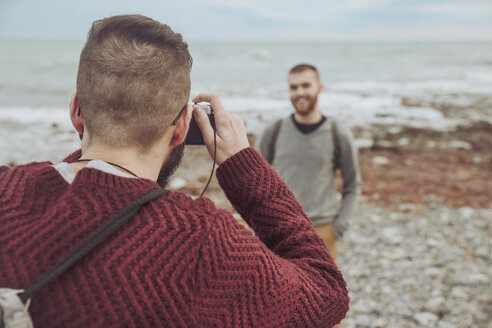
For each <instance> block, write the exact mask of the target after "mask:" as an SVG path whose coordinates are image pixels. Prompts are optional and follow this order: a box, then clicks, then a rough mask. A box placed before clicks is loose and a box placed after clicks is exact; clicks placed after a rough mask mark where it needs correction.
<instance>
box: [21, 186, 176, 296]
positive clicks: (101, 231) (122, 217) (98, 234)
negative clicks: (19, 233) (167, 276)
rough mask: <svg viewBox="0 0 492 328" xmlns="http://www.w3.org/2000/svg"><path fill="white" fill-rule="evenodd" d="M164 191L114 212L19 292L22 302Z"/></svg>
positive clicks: (148, 194)
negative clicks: (107, 219)
mask: <svg viewBox="0 0 492 328" xmlns="http://www.w3.org/2000/svg"><path fill="white" fill-rule="evenodd" d="M164 193H166V194H167V193H169V190H165V189H163V188H157V189H154V190H152V191H150V192H149V193H147V194H145V195H144V196H143V197H141V198H139V199H137V200H135V201H133V202H132V203H130V205H128V206H127V207H125V208H123V209H122V210H121V211H119V212H118V213H116V214H115V215H114V216H113V217H112V218H111V219H109V221H107V222H106V223H104V224H103V225H102V226H101V227H100V228H98V229H97V230H96V231H94V232H93V233H92V234H91V235H90V236H89V237H87V238H86V239H85V240H84V241H83V242H82V243H81V244H79V245H78V246H77V247H75V248H74V249H73V250H72V251H71V252H70V253H68V254H67V255H66V256H65V257H64V258H63V259H62V260H60V261H59V262H58V263H57V264H55V265H54V266H53V267H52V268H51V269H50V271H48V272H47V273H45V274H44V275H43V276H42V277H41V278H39V279H38V281H36V282H35V283H33V284H32V285H31V286H30V287H29V288H27V289H26V290H25V291H24V292H22V293H20V294H19V298H20V299H21V300H22V302H23V303H26V302H27V301H28V300H29V299H30V298H31V296H32V295H34V294H35V293H36V292H38V291H39V290H40V289H41V288H43V287H44V286H45V285H47V284H48V283H50V282H51V281H53V280H54V279H55V278H57V277H58V276H59V275H61V274H62V273H64V272H65V271H67V270H68V269H69V268H70V267H71V266H73V265H74V264H75V263H76V262H77V261H79V260H80V259H81V258H82V257H84V256H85V255H87V254H88V253H89V252H90V251H91V250H93V249H94V248H95V247H96V246H98V245H99V244H101V243H102V242H103V241H104V240H105V239H106V238H108V237H109V236H111V235H112V234H113V233H114V232H115V231H116V230H118V228H120V227H121V226H122V225H123V224H124V223H125V222H127V221H128V220H129V219H130V218H132V217H133V216H134V215H135V214H136V213H137V212H138V210H139V209H140V207H142V206H143V205H145V204H146V203H148V202H150V201H152V200H154V199H156V198H158V197H160V196H161V195H163V194H164Z"/></svg>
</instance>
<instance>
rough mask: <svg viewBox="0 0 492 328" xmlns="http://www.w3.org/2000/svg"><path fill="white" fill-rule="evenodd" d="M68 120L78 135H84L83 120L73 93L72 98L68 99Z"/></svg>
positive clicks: (75, 94)
mask: <svg viewBox="0 0 492 328" xmlns="http://www.w3.org/2000/svg"><path fill="white" fill-rule="evenodd" d="M70 119H71V120H72V125H73V127H74V128H75V130H76V131H77V132H78V133H79V135H83V134H84V118H83V117H82V112H81V111H80V105H79V99H78V98H77V92H74V93H73V95H72V98H70Z"/></svg>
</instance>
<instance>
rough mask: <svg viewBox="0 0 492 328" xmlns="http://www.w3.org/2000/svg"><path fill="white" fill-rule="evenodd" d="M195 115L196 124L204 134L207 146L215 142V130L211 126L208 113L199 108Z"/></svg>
mask: <svg viewBox="0 0 492 328" xmlns="http://www.w3.org/2000/svg"><path fill="white" fill-rule="evenodd" d="M193 115H194V116H195V122H196V124H197V125H198V128H199V129H200V131H201V132H202V136H203V141H204V142H205V144H208V143H211V142H213V139H214V129H213V128H212V125H211V124H210V120H209V119H208V115H207V113H205V111H204V110H203V109H201V108H199V107H195V108H194V109H193Z"/></svg>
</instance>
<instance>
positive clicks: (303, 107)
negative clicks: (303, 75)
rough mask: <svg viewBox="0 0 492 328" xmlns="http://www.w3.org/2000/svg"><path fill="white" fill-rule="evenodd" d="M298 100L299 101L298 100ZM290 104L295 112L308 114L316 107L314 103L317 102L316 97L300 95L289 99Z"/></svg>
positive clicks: (303, 114)
mask: <svg viewBox="0 0 492 328" xmlns="http://www.w3.org/2000/svg"><path fill="white" fill-rule="evenodd" d="M299 100H300V102H298V101H299ZM290 101H291V102H292V105H293V106H294V108H295V109H296V112H297V113H298V114H299V115H302V116H307V115H309V114H310V113H311V112H312V111H313V110H314V108H315V107H316V103H317V102H318V97H312V96H302V97H297V98H294V99H292V98H291V99H290Z"/></svg>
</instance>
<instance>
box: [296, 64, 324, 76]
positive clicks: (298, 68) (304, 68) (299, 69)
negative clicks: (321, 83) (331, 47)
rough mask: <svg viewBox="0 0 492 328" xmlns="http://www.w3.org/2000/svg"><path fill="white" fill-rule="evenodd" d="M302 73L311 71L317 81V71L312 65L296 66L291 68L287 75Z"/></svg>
mask: <svg viewBox="0 0 492 328" xmlns="http://www.w3.org/2000/svg"><path fill="white" fill-rule="evenodd" d="M304 71H313V72H314V73H315V74H316V76H317V77H318V79H319V73H318V70H317V69H316V67H314V66H313V65H310V64H298V65H296V66H294V67H292V68H291V69H290V71H289V75H290V74H295V73H302V72H304Z"/></svg>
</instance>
